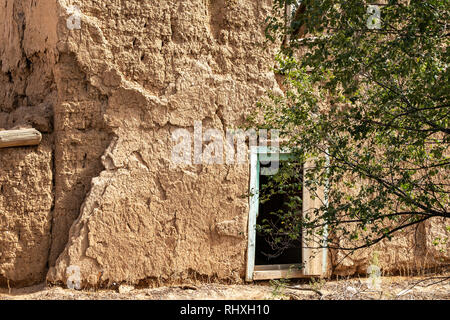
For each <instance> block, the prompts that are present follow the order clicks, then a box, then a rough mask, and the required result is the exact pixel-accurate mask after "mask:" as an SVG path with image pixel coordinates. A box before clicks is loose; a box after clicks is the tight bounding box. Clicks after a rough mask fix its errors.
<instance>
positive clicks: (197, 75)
mask: <svg viewBox="0 0 450 320" xmlns="http://www.w3.org/2000/svg"><path fill="white" fill-rule="evenodd" d="M271 2H272V1H271V0H261V1H254V0H239V1H237V0H208V1H205V0H186V1H179V0H170V1H167V0H156V1H155V0H153V1H141V0H129V1H118V0H112V1H106V0H105V1H102V0H82V1H78V2H77V5H78V6H79V8H80V10H81V12H82V19H81V29H80V30H77V29H75V30H69V29H68V28H67V23H66V21H67V18H69V15H70V14H68V13H67V11H66V10H67V8H68V7H69V5H70V4H72V2H71V1H63V0H59V1H56V0H51V1H50V0H49V1H34V0H22V1H21V0H0V17H1V18H2V20H1V21H2V22H1V23H0V28H1V29H0V30H1V32H0V54H1V56H0V57H1V72H0V83H1V85H0V128H1V127H3V128H6V129H9V128H12V127H15V126H34V127H36V128H37V129H39V130H41V131H42V132H43V133H44V140H43V143H42V144H41V146H39V147H38V148H21V149H7V150H6V149H5V150H0V160H1V168H0V185H1V188H2V192H1V194H0V213H1V216H0V230H1V232H2V233H1V235H0V252H1V255H0V279H3V280H6V279H9V280H11V281H15V282H16V283H17V284H22V285H23V284H29V283H33V282H39V281H42V280H43V279H44V275H45V274H46V272H47V270H48V269H49V271H48V275H47V279H48V281H50V282H55V283H61V282H62V283H64V282H65V281H66V280H67V275H66V268H67V267H68V266H70V265H73V266H78V267H80V269H81V276H82V279H83V282H84V283H85V284H90V285H97V284H99V283H103V284H108V283H112V282H116V283H120V282H129V283H138V282H145V281H147V282H149V283H156V284H158V283H163V282H164V283H169V282H181V281H187V280H189V279H200V280H205V281H210V280H217V281H231V282H241V281H242V279H243V277H244V274H245V266H246V249H247V239H246V233H247V216H248V201H247V199H245V198H243V197H242V196H243V195H244V194H246V193H247V192H248V176H249V169H248V165H183V166H176V165H175V164H174V163H172V162H171V150H172V145H173V142H172V139H171V135H172V133H173V132H174V131H175V130H177V129H180V128H185V129H187V130H189V131H191V132H192V131H193V126H194V121H201V123H202V125H203V128H205V129H208V128H216V129H219V130H221V131H222V132H224V131H225V130H226V128H232V127H234V126H236V125H239V124H240V123H241V122H242V120H243V119H244V118H245V115H246V114H248V113H249V111H250V110H251V109H252V108H253V107H254V106H255V102H256V101H257V100H258V98H259V97H260V96H262V95H263V94H264V93H265V91H266V90H268V89H276V90H277V89H278V87H277V84H276V81H275V77H274V75H273V73H272V72H271V70H270V68H271V67H272V65H273V54H274V52H275V51H274V50H267V49H264V48H263V46H262V43H263V41H264V40H265V39H264V20H265V17H266V16H267V15H268V14H269V12H270V9H271ZM440 225H442V223H441V224H440ZM438 226H439V224H433V225H430V224H429V225H426V226H424V227H423V230H421V231H420V232H419V233H418V234H419V235H420V237H419V239H420V240H418V238H417V233H414V235H415V236H416V238H414V237H413V235H408V236H405V237H401V238H399V239H398V240H395V241H396V242H394V243H393V244H389V243H387V244H382V245H381V247H380V248H381V249H382V250H383V254H382V255H380V260H382V259H384V260H382V266H383V267H384V268H386V270H395V268H397V269H398V267H399V266H403V265H406V264H411V263H414V262H415V261H416V259H417V258H418V257H423V256H424V255H425V256H426V255H427V254H428V256H429V257H432V258H430V259H429V260H428V261H429V262H430V264H432V265H436V264H437V261H439V263H441V262H442V261H443V260H442V259H444V260H445V259H447V261H448V256H447V258H445V257H444V258H443V256H445V255H443V254H442V251H439V250H438V249H435V247H433V246H432V245H431V244H430V242H431V241H432V238H433V237H434V235H435V234H441V235H442V234H443V232H444V231H443V229H442V227H438ZM412 247H414V248H415V249H411V248H412ZM447 249H448V248H447ZM447 249H446V252H447V253H448V250H447ZM411 250H413V251H411ZM414 250H415V251H414ZM447 253H446V254H447ZM340 254H341V253H334V254H333V255H332V257H331V261H332V263H333V265H335V264H337V263H338V262H339V263H340V262H342V259H341V258H342V255H340ZM370 256H371V251H368V250H367V251H364V252H362V253H360V255H359V256H353V257H347V258H346V259H344V260H343V261H344V262H343V264H342V265H341V266H339V267H338V268H337V269H336V270H335V272H336V273H340V274H354V273H358V272H363V271H365V268H366V266H367V263H368V257H369V258H370ZM336 257H337V258H336Z"/></svg>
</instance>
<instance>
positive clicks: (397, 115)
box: [253, 0, 450, 250]
mask: <svg viewBox="0 0 450 320" xmlns="http://www.w3.org/2000/svg"><path fill="white" fill-rule="evenodd" d="M370 4H371V3H370V2H369V1H362V0H333V1H331V0H319V1H317V0H303V1H300V2H298V1H296V0H275V2H274V7H273V8H274V12H273V15H272V16H271V17H269V18H268V19H267V25H268V27H267V30H266V33H267V38H268V39H269V40H271V41H273V42H276V43H282V47H281V49H280V53H279V55H278V57H277V72H278V73H279V74H280V75H282V76H283V78H284V80H285V82H284V85H283V86H284V91H285V92H284V95H283V96H281V95H277V94H275V93H274V94H270V96H269V99H267V100H265V101H263V102H261V103H260V104H259V111H262V113H263V114H264V120H262V121H261V119H260V118H259V119H260V120H259V121H257V120H256V119H258V117H255V118H254V119H253V121H254V122H255V123H257V124H258V125H260V126H263V127H270V128H278V129H279V130H280V132H281V137H282V138H283V139H285V141H286V143H285V146H286V147H289V148H290V149H291V150H292V151H293V153H294V154H295V155H296V157H297V159H298V162H299V163H308V164H309V165H308V167H309V169H307V170H305V175H304V177H303V179H304V180H305V181H304V182H305V185H306V186H307V188H308V189H309V190H310V191H311V192H312V194H314V195H315V196H316V197H319V198H320V199H321V201H322V202H321V203H322V205H321V206H320V208H318V209H316V210H315V211H314V212H311V213H310V214H307V215H306V216H305V217H299V215H297V218H296V219H294V218H293V217H295V215H293V213H292V212H287V214H286V212H284V213H283V212H274V213H273V214H274V215H276V216H277V217H278V218H279V219H281V220H283V219H286V223H284V224H283V225H284V226H285V227H283V229H282V230H279V229H277V230H274V228H273V226H270V225H265V226H261V228H260V229H261V230H263V231H265V232H267V234H272V235H273V234H274V233H275V234H287V233H290V234H291V235H294V236H293V237H294V238H295V237H296V235H298V234H299V232H300V230H302V229H303V230H306V232H307V234H308V235H309V236H311V238H314V236H315V235H321V234H323V233H324V232H331V233H332V234H334V235H336V237H331V238H330V239H329V242H328V244H327V246H328V247H331V248H341V249H348V250H354V249H358V248H362V247H367V246H371V245H373V244H375V243H377V242H379V241H380V240H382V239H384V238H391V236H393V235H394V234H396V233H397V232H398V231H400V230H402V229H404V228H406V227H408V226H411V225H415V224H418V223H421V222H423V221H426V220H428V219H430V218H437V217H440V218H442V221H443V222H442V223H443V224H445V223H446V222H448V220H446V219H447V218H449V217H450V213H449V203H450V201H449V200H450V199H449V196H450V179H449V178H450V150H449V143H450V106H449V93H450V87H449V68H448V66H449V47H448V44H449V30H448V22H449V21H450V19H449V9H450V4H449V1H447V0H417V1H415V0H410V1H394V0H389V1H387V2H386V4H385V5H380V6H379V8H380V14H381V15H380V17H381V21H375V20H374V19H376V16H375V15H374V14H373V11H371V10H368V8H369V5H370ZM287 5H290V6H291V7H292V8H293V10H292V14H291V13H290V12H289V10H286V6H287ZM377 22H380V24H379V25H378V26H377ZM373 26H377V27H375V28H374V27H373ZM306 161H309V162H306ZM283 176H285V178H283ZM288 176H289V173H288V172H284V171H280V173H279V174H278V175H276V176H274V177H273V178H272V182H271V183H272V184H273V183H276V184H278V185H280V184H281V185H282V184H285V183H286V184H287V183H290V182H289V181H288V180H289V179H290V180H292V179H291V178H289V177H288ZM268 185H270V184H268ZM326 186H329V188H325V187H326ZM286 188H287V187H286V186H285V187H284V189H286ZM269 189H271V190H273V189H274V188H273V185H271V186H270V188H267V187H266V188H263V190H262V192H264V190H265V191H266V193H267V194H269V193H270V191H269ZM278 189H280V188H278ZM278 189H277V190H278ZM324 189H325V190H326V192H325V193H323V192H321V190H324ZM272 192H273V191H272ZM293 201H294V202H297V201H298V199H297V198H294V199H293ZM292 207H295V206H294V205H292ZM297 207H298V205H297ZM286 226H287V227H286ZM325 226H327V227H325ZM325 228H328V230H327V229H325ZM342 239H347V240H350V241H346V242H345V244H344V242H343V241H342ZM280 241H281V238H278V242H280ZM273 242H274V244H276V242H277V241H276V237H275V240H274V241H273ZM317 245H318V246H322V245H323V244H322V243H320V242H318V243H317ZM281 247H283V246H281Z"/></svg>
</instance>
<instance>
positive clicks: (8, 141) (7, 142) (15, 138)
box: [0, 129, 42, 148]
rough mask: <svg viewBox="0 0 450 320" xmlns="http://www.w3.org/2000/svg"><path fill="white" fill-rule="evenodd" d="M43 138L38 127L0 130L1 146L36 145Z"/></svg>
mask: <svg viewBox="0 0 450 320" xmlns="http://www.w3.org/2000/svg"><path fill="white" fill-rule="evenodd" d="M41 140H42V134H41V133H40V132H39V131H37V130H36V129H18V130H3V131H2V130H0V148H9V147H25V146H36V145H38V144H39V143H41Z"/></svg>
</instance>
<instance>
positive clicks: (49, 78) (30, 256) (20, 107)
mask: <svg viewBox="0 0 450 320" xmlns="http://www.w3.org/2000/svg"><path fill="white" fill-rule="evenodd" d="M54 9H55V6H54V5H52V2H51V1H32V0H28V1H25V0H23V1H18V0H1V1H0V21H1V23H0V68H1V71H0V128H4V129H12V128H20V127H34V128H36V129H38V130H40V131H41V132H42V133H43V141H42V143H41V145H40V146H38V147H31V148H15V149H2V150H0V285H7V284H9V285H11V286H13V285H27V284H32V283H35V282H40V281H42V280H43V279H45V275H46V271H47V261H48V259H47V258H48V253H49V248H50V234H51V225H52V206H53V201H54V193H53V177H54V173H53V161H52V158H53V126H52V110H53V106H54V104H55V102H56V84H55V81H54V77H53V73H52V65H54V63H55V61H56V56H57V55H56V50H55V44H56V29H55V28H54V26H55V23H52V18H53V17H55V15H54V14H51V13H52V12H53V11H54ZM43 21H46V23H43Z"/></svg>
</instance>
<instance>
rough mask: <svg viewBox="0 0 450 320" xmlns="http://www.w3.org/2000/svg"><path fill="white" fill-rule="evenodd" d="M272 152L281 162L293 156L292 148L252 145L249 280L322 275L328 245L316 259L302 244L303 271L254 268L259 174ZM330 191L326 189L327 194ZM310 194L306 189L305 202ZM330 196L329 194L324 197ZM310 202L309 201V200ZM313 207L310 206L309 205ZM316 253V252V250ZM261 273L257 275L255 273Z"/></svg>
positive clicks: (275, 267) (248, 250)
mask: <svg viewBox="0 0 450 320" xmlns="http://www.w3.org/2000/svg"><path fill="white" fill-rule="evenodd" d="M271 154H278V159H279V161H288V160H290V159H292V155H291V153H290V152H289V150H280V149H279V148H271V147H252V148H250V197H249V206H250V208H249V217H248V247H247V272H246V280H247V281H253V280H262V279H265V278H272V279H276V278H282V277H285V276H288V277H312V276H322V275H323V274H325V273H326V269H327V266H326V264H327V255H328V251H327V249H326V248H324V249H322V252H321V253H322V255H321V256H319V257H316V258H314V259H313V260H314V261H311V259H309V258H310V257H311V256H312V250H314V249H308V248H305V246H304V245H302V260H303V261H302V264H303V265H304V268H303V269H301V270H298V271H297V270H296V271H292V270H289V268H286V267H287V266H288V265H273V266H264V267H263V268H258V269H259V270H256V268H255V249H256V221H257V217H258V211H259V176H260V170H261V165H260V162H261V161H263V160H265V161H267V160H270V159H271V157H270V156H269V155H271ZM326 192H327V191H325V193H326ZM305 196H306V197H309V194H308V193H307V192H306V193H305V192H303V198H304V201H305V200H307V199H306V198H305ZM325 198H327V197H325ZM307 203H308V205H311V204H309V203H310V201H308V202H307ZM309 209H310V208H309ZM327 238H328V236H327V235H326V234H325V235H324V239H323V240H324V242H325V243H326V241H327ZM316 253H317V252H316ZM256 273H258V275H256V276H255V274H256Z"/></svg>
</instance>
